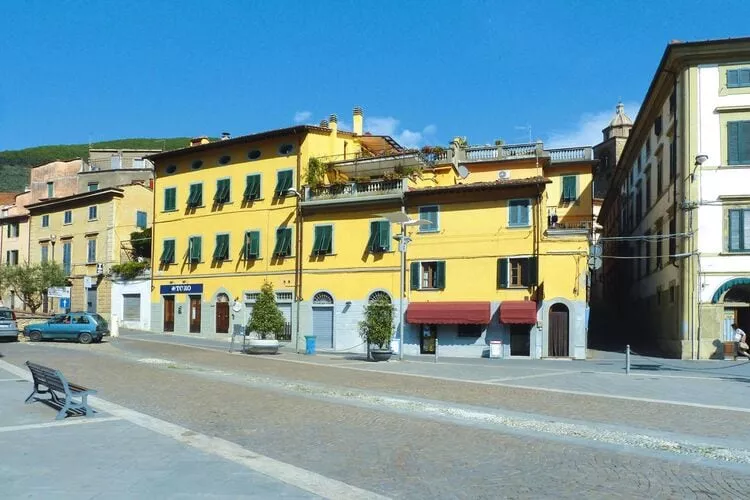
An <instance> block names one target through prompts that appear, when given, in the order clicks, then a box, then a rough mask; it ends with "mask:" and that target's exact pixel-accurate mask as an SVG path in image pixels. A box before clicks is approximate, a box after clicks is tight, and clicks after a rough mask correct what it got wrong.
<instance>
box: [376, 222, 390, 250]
mask: <svg viewBox="0 0 750 500" xmlns="http://www.w3.org/2000/svg"><path fill="white" fill-rule="evenodd" d="M378 238H379V240H380V241H379V242H378V246H379V247H380V249H379V251H381V252H387V251H388V250H390V249H391V223H390V222H388V221H387V220H384V221H380V229H379V230H378Z"/></svg>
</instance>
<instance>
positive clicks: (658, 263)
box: [656, 227, 664, 269]
mask: <svg viewBox="0 0 750 500" xmlns="http://www.w3.org/2000/svg"><path fill="white" fill-rule="evenodd" d="M656 234H657V235H658V236H659V237H658V238H657V240H656V268H657V269H661V266H662V262H661V256H662V247H661V246H662V243H663V240H662V237H663V236H664V234H663V233H662V231H661V227H660V228H659V232H658V233H656Z"/></svg>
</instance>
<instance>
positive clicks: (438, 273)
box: [435, 260, 445, 290]
mask: <svg viewBox="0 0 750 500" xmlns="http://www.w3.org/2000/svg"><path fill="white" fill-rule="evenodd" d="M436 264H437V265H436V266H435V288H439V289H441V290H443V289H444V288H445V261H444V260H439V261H437V262H436Z"/></svg>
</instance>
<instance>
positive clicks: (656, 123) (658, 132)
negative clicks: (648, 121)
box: [654, 115, 662, 137]
mask: <svg viewBox="0 0 750 500" xmlns="http://www.w3.org/2000/svg"><path fill="white" fill-rule="evenodd" d="M661 127H662V124H661V115H659V116H657V117H656V120H654V135H656V137H659V136H660V135H661Z"/></svg>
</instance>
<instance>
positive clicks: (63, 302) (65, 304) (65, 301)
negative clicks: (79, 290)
mask: <svg viewBox="0 0 750 500" xmlns="http://www.w3.org/2000/svg"><path fill="white" fill-rule="evenodd" d="M68 309H70V297H61V298H60V310H61V311H67V310H68Z"/></svg>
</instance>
